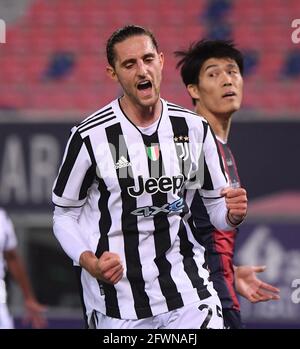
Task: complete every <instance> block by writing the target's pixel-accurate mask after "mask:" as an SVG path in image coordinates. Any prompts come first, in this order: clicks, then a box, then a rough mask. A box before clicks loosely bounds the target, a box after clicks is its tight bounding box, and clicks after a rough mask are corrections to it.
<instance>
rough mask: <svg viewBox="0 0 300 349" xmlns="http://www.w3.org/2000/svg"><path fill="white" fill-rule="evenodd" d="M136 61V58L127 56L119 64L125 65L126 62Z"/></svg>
mask: <svg viewBox="0 0 300 349" xmlns="http://www.w3.org/2000/svg"><path fill="white" fill-rule="evenodd" d="M135 61H136V59H135V58H128V59H125V61H123V62H122V63H121V65H123V66H124V65H126V64H128V63H134V62H135Z"/></svg>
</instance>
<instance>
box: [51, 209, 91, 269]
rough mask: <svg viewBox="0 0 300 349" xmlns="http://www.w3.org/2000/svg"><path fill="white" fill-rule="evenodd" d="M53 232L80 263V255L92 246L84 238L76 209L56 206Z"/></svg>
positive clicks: (64, 247)
mask: <svg viewBox="0 0 300 349" xmlns="http://www.w3.org/2000/svg"><path fill="white" fill-rule="evenodd" d="M78 213H79V212H78ZM53 232H54V235H55V237H56V238H57V240H58V241H59V243H60V244H61V246H62V248H63V250H64V251H65V252H66V254H67V255H68V256H69V257H70V258H71V259H72V260H73V261H74V262H75V263H77V264H79V259H80V255H81V254H82V253H83V252H84V251H87V250H90V248H89V246H88V244H87V242H86V241H85V240H84V238H83V236H84V234H83V232H82V231H81V229H80V226H79V224H78V221H77V211H76V209H75V210H74V209H62V208H57V207H56V208H55V211H54V215H53Z"/></svg>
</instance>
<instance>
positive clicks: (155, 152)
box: [147, 145, 159, 161]
mask: <svg viewBox="0 0 300 349" xmlns="http://www.w3.org/2000/svg"><path fill="white" fill-rule="evenodd" d="M147 155H148V157H149V159H150V160H152V161H156V160H157V159H158V158H159V146H158V145H152V146H151V147H147Z"/></svg>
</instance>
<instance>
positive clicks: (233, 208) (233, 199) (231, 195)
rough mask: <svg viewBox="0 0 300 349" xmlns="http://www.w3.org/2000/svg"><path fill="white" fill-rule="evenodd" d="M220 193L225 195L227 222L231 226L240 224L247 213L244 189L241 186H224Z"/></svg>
mask: <svg viewBox="0 0 300 349" xmlns="http://www.w3.org/2000/svg"><path fill="white" fill-rule="evenodd" d="M221 195H222V196H224V197H225V201H226V207H227V209H228V214H227V219H228V221H229V222H228V223H229V224H230V225H232V226H236V225H238V224H240V223H241V222H242V221H243V219H244V218H245V217H246V214H247V201H248V200H247V192H246V190H245V189H243V188H224V189H223V190H222V191H221Z"/></svg>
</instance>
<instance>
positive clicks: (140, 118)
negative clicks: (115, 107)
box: [120, 97, 162, 127]
mask: <svg viewBox="0 0 300 349" xmlns="http://www.w3.org/2000/svg"><path fill="white" fill-rule="evenodd" d="M120 103H121V107H122V109H123V111H124V113H125V114H126V116H127V117H128V118H129V119H130V121H131V122H132V123H134V124H135V125H136V126H138V127H147V126H150V125H151V124H153V123H154V122H155V121H156V120H157V119H158V118H159V117H160V115H161V112H162V104H161V101H160V99H159V100H158V101H157V103H155V104H154V105H151V106H141V105H133V104H132V103H128V100H127V99H126V98H124V97H122V98H121V99H120Z"/></svg>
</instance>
